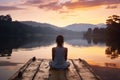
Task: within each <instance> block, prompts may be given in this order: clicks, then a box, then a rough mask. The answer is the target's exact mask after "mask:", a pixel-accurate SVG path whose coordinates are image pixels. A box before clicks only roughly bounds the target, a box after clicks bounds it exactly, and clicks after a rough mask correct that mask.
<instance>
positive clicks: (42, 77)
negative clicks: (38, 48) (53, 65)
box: [34, 59, 50, 80]
mask: <svg viewBox="0 0 120 80" xmlns="http://www.w3.org/2000/svg"><path fill="white" fill-rule="evenodd" d="M49 61H50V60H48V59H44V60H43V62H42V63H41V66H40V67H39V70H38V73H37V74H36V76H35V78H34V80H48V77H49V68H50V67H49Z"/></svg>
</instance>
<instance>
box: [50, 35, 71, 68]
mask: <svg viewBox="0 0 120 80" xmlns="http://www.w3.org/2000/svg"><path fill="white" fill-rule="evenodd" d="M56 43H57V46H56V47H53V48H52V61H51V62H50V68H53V69H67V68H68V67H69V66H70V63H69V62H67V48H65V47H63V43H64V37H63V36H62V35H58V36H57V38H56Z"/></svg>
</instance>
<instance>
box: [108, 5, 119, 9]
mask: <svg viewBox="0 0 120 80" xmlns="http://www.w3.org/2000/svg"><path fill="white" fill-rule="evenodd" d="M117 7H118V6H117V5H108V6H107V7H106V9H115V8H117Z"/></svg>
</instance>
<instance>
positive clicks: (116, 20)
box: [106, 15, 120, 40]
mask: <svg viewBox="0 0 120 80" xmlns="http://www.w3.org/2000/svg"><path fill="white" fill-rule="evenodd" d="M106 24H107V29H106V30H107V36H108V38H110V39H113V40H120V38H119V35H120V16H118V15H112V16H109V17H108V19H107V20H106Z"/></svg>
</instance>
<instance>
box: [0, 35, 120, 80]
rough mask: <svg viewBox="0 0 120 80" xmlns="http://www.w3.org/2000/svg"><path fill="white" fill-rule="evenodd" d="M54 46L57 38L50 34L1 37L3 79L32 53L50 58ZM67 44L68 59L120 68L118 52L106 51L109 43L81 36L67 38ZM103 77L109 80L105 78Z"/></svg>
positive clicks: (104, 66)
mask: <svg viewBox="0 0 120 80" xmlns="http://www.w3.org/2000/svg"><path fill="white" fill-rule="evenodd" d="M54 46H56V43H55V37H51V36H49V37H48V36H46V37H45V36H42V37H38V38H25V39H14V38H9V39H7V38H5V39H1V40H0V80H7V79H9V77H10V76H12V75H13V74H14V73H15V72H16V71H17V70H18V69H19V68H20V67H21V66H22V65H23V64H24V63H25V62H27V61H28V60H29V59H30V58H32V57H33V56H35V57H37V58H45V59H51V49H52V47H54ZM64 46H65V47H67V48H68V59H78V58H81V59H84V60H86V61H87V62H88V63H89V64H90V65H91V66H97V67H101V68H102V67H103V68H111V69H120V63H119V62H120V57H119V54H116V55H114V54H113V52H112V53H111V54H110V53H108V54H107V53H106V49H108V46H106V43H105V42H104V41H101V40H96V41H95V40H89V39H87V40H86V39H84V38H82V37H81V36H80V37H66V38H65V43H64ZM111 72H112V70H111ZM116 75H117V74H116ZM109 76H110V75H109ZM111 76H112V75H111ZM106 77H108V76H106ZM103 79H104V80H107V79H106V78H103ZM117 79H118V78H117ZM117 79H114V80H117Z"/></svg>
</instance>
